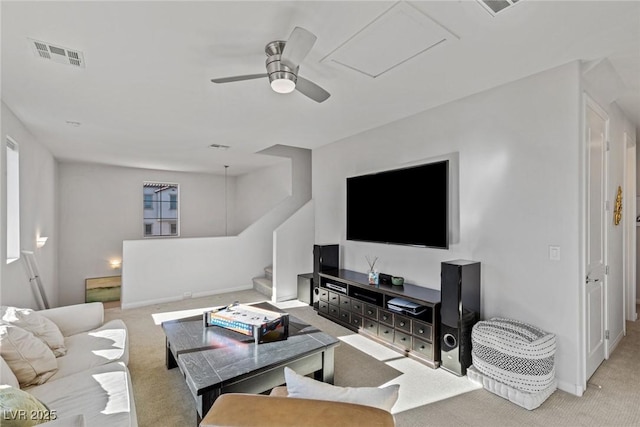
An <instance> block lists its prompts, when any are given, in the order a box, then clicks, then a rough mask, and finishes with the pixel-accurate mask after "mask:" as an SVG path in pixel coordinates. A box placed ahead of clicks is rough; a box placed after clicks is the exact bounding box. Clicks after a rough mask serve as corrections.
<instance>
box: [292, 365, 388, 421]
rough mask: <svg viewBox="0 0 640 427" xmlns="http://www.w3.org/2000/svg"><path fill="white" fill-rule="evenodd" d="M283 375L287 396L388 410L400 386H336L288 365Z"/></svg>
mask: <svg viewBox="0 0 640 427" xmlns="http://www.w3.org/2000/svg"><path fill="white" fill-rule="evenodd" d="M284 377H285V380H286V382H287V390H288V392H289V397H297V398H302V399H316V400H330V401H335V402H346V403H357V404H360V405H366V406H373V407H375V408H380V409H384V410H385V411H389V412H391V408H392V407H393V405H394V404H395V403H396V401H397V400H398V391H399V388H400V386H399V385H398V384H394V385H390V386H387V387H383V388H377V387H338V386H334V385H331V384H327V383H323V382H320V381H316V380H314V379H312V378H309V377H305V376H302V375H300V374H298V373H296V372H295V371H294V370H293V369H291V368H288V367H285V368H284Z"/></svg>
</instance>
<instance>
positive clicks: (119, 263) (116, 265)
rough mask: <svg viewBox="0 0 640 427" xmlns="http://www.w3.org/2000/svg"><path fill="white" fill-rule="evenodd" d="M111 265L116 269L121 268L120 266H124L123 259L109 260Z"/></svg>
mask: <svg viewBox="0 0 640 427" xmlns="http://www.w3.org/2000/svg"><path fill="white" fill-rule="evenodd" d="M109 266H110V267H111V268H112V269H114V270H115V269H117V268H120V267H122V260H121V259H112V260H109Z"/></svg>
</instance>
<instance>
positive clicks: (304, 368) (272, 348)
mask: <svg viewBox="0 0 640 427" xmlns="http://www.w3.org/2000/svg"><path fill="white" fill-rule="evenodd" d="M254 305H255V306H258V307H261V308H264V309H267V310H273V311H281V310H279V309H278V308H276V307H274V306H272V305H271V304H268V303H258V304H254ZM162 329H163V330H164V333H165V336H166V365H167V369H172V368H175V367H178V368H179V369H180V372H181V373H182V374H183V375H184V378H185V381H186V383H187V386H188V387H189V390H190V391H191V394H192V395H193V397H194V399H195V401H196V410H197V418H198V423H199V422H200V420H201V419H202V417H204V416H205V415H206V414H207V412H208V411H209V409H210V408H211V405H213V402H214V401H215V400H216V398H218V396H220V395H221V394H222V393H232V392H239V393H262V392H265V391H268V390H270V389H272V388H273V387H276V386H279V385H282V384H284V383H285V380H284V367H285V366H288V367H290V368H291V369H293V370H294V371H296V372H297V373H299V374H301V375H309V374H313V376H314V378H315V379H317V380H320V381H323V382H327V383H330V384H333V363H334V349H335V347H336V346H338V345H339V342H340V341H339V340H338V339H336V338H334V337H332V336H331V335H328V334H326V333H324V332H322V331H320V330H319V329H318V328H315V327H313V326H311V325H308V324H306V323H304V322H303V321H302V320H300V319H298V318H296V317H294V316H289V337H288V338H287V339H286V340H283V341H276V342H270V343H262V344H257V345H256V344H255V342H254V339H253V338H252V337H248V336H245V335H242V334H240V333H237V332H234V331H230V330H227V329H224V328H220V327H217V326H209V327H205V326H204V322H203V319H202V316H194V317H189V318H185V319H179V320H171V321H167V322H163V323H162Z"/></svg>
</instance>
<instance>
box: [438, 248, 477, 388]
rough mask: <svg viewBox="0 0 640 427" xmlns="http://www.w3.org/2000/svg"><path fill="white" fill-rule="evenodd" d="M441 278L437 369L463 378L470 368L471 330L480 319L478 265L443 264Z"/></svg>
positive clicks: (466, 263)
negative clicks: (438, 365)
mask: <svg viewBox="0 0 640 427" xmlns="http://www.w3.org/2000/svg"><path fill="white" fill-rule="evenodd" d="M440 278H441V285H440V299H441V305H440V321H441V328H440V336H441V338H440V359H441V362H440V363H441V365H440V366H441V367H442V368H444V369H446V370H447V371H449V372H453V373H454V374H456V375H460V376H463V375H466V374H467V368H468V367H469V366H471V330H472V328H473V325H475V324H476V322H477V321H478V320H479V319H480V263H479V262H474V261H466V260H456V261H448V262H443V263H442V266H441V273H440Z"/></svg>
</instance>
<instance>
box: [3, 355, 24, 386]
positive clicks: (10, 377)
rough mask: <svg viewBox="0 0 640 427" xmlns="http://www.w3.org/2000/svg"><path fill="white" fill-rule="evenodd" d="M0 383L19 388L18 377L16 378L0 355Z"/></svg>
mask: <svg viewBox="0 0 640 427" xmlns="http://www.w3.org/2000/svg"><path fill="white" fill-rule="evenodd" d="M0 385H10V386H12V387H15V388H20V382H19V381H18V378H16V375H15V374H14V373H13V371H12V370H11V368H10V367H9V365H7V362H5V361H4V359H3V358H2V357H0Z"/></svg>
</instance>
